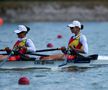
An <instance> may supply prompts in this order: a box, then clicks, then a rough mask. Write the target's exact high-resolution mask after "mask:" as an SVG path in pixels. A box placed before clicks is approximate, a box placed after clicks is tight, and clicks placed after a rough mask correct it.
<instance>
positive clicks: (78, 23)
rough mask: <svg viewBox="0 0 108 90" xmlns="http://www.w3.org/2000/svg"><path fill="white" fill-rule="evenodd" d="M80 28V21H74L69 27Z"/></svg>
mask: <svg viewBox="0 0 108 90" xmlns="http://www.w3.org/2000/svg"><path fill="white" fill-rule="evenodd" d="M75 26H77V27H79V28H81V23H80V22H79V21H76V20H74V21H73V22H72V23H71V24H69V25H68V27H75Z"/></svg>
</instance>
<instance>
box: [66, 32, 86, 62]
mask: <svg viewBox="0 0 108 90" xmlns="http://www.w3.org/2000/svg"><path fill="white" fill-rule="evenodd" d="M70 47H74V48H76V49H82V48H83V50H84V52H85V53H86V54H87V53H88V44H87V39H86V36H85V35H83V34H81V33H79V34H78V35H77V36H72V37H71V38H70V40H69V43H68V48H70ZM66 57H67V59H68V60H73V59H75V57H76V55H67V56H66Z"/></svg>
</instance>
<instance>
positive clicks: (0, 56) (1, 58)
mask: <svg viewBox="0 0 108 90" xmlns="http://www.w3.org/2000/svg"><path fill="white" fill-rule="evenodd" d="M7 57H8V55H0V60H3V59H6V58H7Z"/></svg>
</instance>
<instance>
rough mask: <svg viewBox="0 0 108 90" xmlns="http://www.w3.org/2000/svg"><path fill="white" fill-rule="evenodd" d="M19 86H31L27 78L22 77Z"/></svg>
mask: <svg viewBox="0 0 108 90" xmlns="http://www.w3.org/2000/svg"><path fill="white" fill-rule="evenodd" d="M18 84H20V85H29V84H30V81H29V79H28V78H27V77H21V78H20V79H19V81H18Z"/></svg>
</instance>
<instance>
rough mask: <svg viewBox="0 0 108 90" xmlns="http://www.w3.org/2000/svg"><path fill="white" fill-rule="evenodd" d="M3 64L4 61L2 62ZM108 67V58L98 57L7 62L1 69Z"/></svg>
mask: <svg viewBox="0 0 108 90" xmlns="http://www.w3.org/2000/svg"><path fill="white" fill-rule="evenodd" d="M0 63H2V61H1V62H0ZM100 65H101V66H104V65H108V57H107V56H98V58H97V60H90V61H87V62H85V61H81V62H76V63H75V62H74V61H70V62H66V60H32V61H31V60H30V61H29V60H28V61H23V60H20V61H7V62H5V63H4V64H2V65H1V66H0V69H28V68H36V69H51V68H65V67H71V66H75V67H95V66H100Z"/></svg>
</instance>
